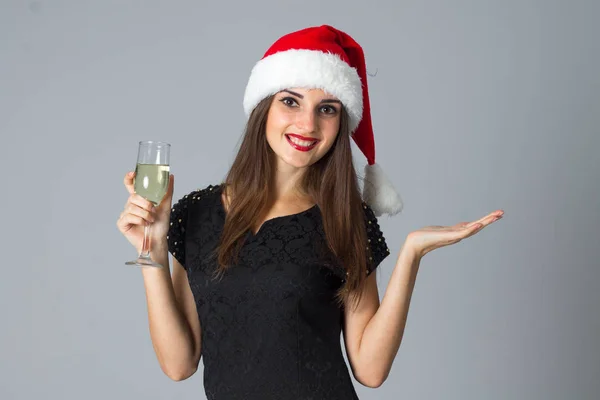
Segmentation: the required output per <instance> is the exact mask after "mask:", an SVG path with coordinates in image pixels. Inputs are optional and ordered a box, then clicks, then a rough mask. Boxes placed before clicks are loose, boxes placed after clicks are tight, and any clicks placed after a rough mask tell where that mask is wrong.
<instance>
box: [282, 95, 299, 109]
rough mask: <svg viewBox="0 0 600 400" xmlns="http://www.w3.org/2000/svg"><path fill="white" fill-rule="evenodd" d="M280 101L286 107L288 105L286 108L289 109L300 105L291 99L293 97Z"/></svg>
mask: <svg viewBox="0 0 600 400" xmlns="http://www.w3.org/2000/svg"><path fill="white" fill-rule="evenodd" d="M279 101H281V102H282V103H283V104H285V105H286V106H288V107H292V106H294V104H298V103H297V102H296V100H294V99H293V98H291V97H284V98H283V99H281V100H279Z"/></svg>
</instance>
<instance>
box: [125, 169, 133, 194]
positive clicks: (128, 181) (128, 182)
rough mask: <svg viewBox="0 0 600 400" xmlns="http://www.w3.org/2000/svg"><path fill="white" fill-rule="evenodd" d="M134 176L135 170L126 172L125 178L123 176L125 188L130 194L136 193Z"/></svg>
mask: <svg viewBox="0 0 600 400" xmlns="http://www.w3.org/2000/svg"><path fill="white" fill-rule="evenodd" d="M134 177H135V172H133V171H131V172H128V173H127V174H125V178H123V184H124V185H125V188H126V189H127V191H128V192H129V194H133V193H135V189H134V188H133V182H134V181H133V179H134Z"/></svg>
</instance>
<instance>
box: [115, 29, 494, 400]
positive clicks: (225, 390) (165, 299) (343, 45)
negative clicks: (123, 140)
mask: <svg viewBox="0 0 600 400" xmlns="http://www.w3.org/2000/svg"><path fill="white" fill-rule="evenodd" d="M244 109H245V111H246V114H247V116H248V123H247V127H246V132H245V135H244V140H243V142H242V144H241V147H240V149H239V152H238V154H237V157H236V159H235V160H234V163H233V165H232V167H231V169H230V171H229V172H228V174H227V176H226V179H225V180H224V182H222V183H220V184H217V185H209V186H206V187H202V188H200V189H198V190H195V191H193V192H191V193H189V194H187V195H185V196H183V197H182V198H181V199H179V201H178V202H177V203H175V204H174V205H172V206H171V204H172V194H173V185H174V178H173V176H171V178H170V182H169V189H168V193H167V195H166V196H165V198H164V199H163V201H162V203H161V204H160V205H159V206H158V207H156V209H153V208H152V207H151V204H150V203H149V202H148V201H146V200H144V199H143V198H141V197H140V196H138V195H136V194H135V193H134V191H133V178H134V177H133V174H131V173H130V174H128V175H127V176H126V177H125V186H126V187H127V189H128V190H129V192H130V194H131V195H130V197H129V199H128V201H127V204H126V206H125V210H124V211H123V213H122V214H121V217H120V218H119V221H118V223H117V225H118V227H119V229H120V230H121V232H122V233H123V234H124V235H125V236H126V237H127V239H128V240H129V241H130V242H131V243H132V244H133V245H134V246H135V247H136V249H137V250H138V251H139V250H140V248H141V245H142V238H143V225H144V224H145V223H146V222H152V223H153V229H152V237H151V243H152V246H151V247H152V250H151V255H152V258H153V259H155V260H156V261H158V262H160V263H161V264H163V265H168V264H167V263H168V254H167V253H168V252H171V254H172V256H173V267H172V275H171V274H170V273H169V270H168V269H166V268H165V269H144V270H143V277H144V283H145V287H146V298H147V303H148V318H149V325H150V334H151V338H152V343H153V345H154V349H155V352H156V355H157V357H158V361H159V363H160V366H161V368H162V369H163V371H164V372H165V374H167V375H168V376H169V377H170V378H172V379H174V380H182V379H186V378H188V377H189V376H191V375H192V374H193V373H194V372H195V371H196V369H197V367H198V364H199V361H200V358H201V355H202V356H203V363H204V386H205V391H206V395H207V398H208V399H245V400H248V399H261V400H266V399H328V400H332V399H357V395H356V392H355V390H354V387H353V385H352V381H351V377H350V371H351V372H352V374H353V376H354V377H355V379H356V380H357V381H358V382H360V383H361V384H363V385H365V386H368V387H373V388H375V387H378V386H380V385H381V384H382V383H383V382H384V381H385V379H386V378H387V376H388V374H389V371H390V369H391V366H392V363H393V360H394V358H395V356H396V353H397V351H398V348H399V346H400V342H401V339H402V334H403V331H404V327H405V323H406V317H407V314H408V308H409V303H410V297H411V294H412V290H413V287H414V283H415V278H416V275H417V271H418V268H419V263H420V260H421V258H422V257H423V256H424V255H425V254H426V253H428V252H430V251H432V250H433V249H435V248H438V247H442V246H445V245H448V244H452V243H456V242H458V241H460V240H461V239H463V238H465V237H468V236H471V235H473V234H474V233H476V232H478V231H480V230H481V229H482V228H483V227H485V226H487V225H489V224H490V223H492V222H493V221H495V220H497V219H498V218H501V215H502V211H501V210H498V211H496V212H493V213H491V214H489V215H488V216H486V217H483V218H482V219H480V220H478V221H476V222H471V223H461V224H457V225H455V226H453V227H440V226H435V227H426V228H423V229H421V230H418V231H415V232H412V233H411V234H410V235H408V237H407V239H406V241H405V243H404V244H403V245H402V248H401V250H400V253H399V255H398V258H397V260H396V266H395V269H394V272H393V274H392V276H391V279H390V282H389V285H388V287H387V289H386V292H385V296H384V298H383V301H382V303H381V304H380V302H379V294H378V289H377V282H376V277H375V276H376V275H375V274H373V273H372V272H373V271H374V270H375V268H377V266H378V265H379V264H380V263H381V261H382V260H383V259H385V258H386V257H387V256H388V255H389V254H390V251H389V249H388V247H387V243H386V241H385V238H384V236H383V234H382V232H381V230H380V229H379V225H378V222H377V216H379V215H382V214H383V213H387V214H389V215H394V214H396V213H398V212H400V211H401V209H402V201H401V199H400V196H399V195H398V194H397V193H396V192H395V190H394V189H393V187H392V186H391V184H390V183H389V182H388V181H387V180H386V178H385V176H384V174H383V173H382V172H381V170H380V169H379V167H378V166H377V164H375V156H374V154H375V152H374V141H373V132H372V127H371V119H370V110H369V99H368V88H367V81H366V71H365V61H364V56H363V52H362V49H361V47H360V46H359V45H358V43H356V42H355V41H354V40H353V39H352V38H351V37H350V36H348V35H347V34H346V33H344V32H341V31H339V30H337V29H335V28H333V27H331V26H327V25H324V26H320V27H311V28H306V29H303V30H300V31H297V32H292V33H290V34H288V35H285V36H283V37H281V38H280V39H278V40H277V41H276V42H275V43H274V44H273V45H272V46H271V47H270V48H269V50H268V51H267V52H266V53H265V55H264V56H263V58H262V59H261V60H260V61H259V62H258V63H257V64H256V65H255V67H254V68H253V70H252V73H251V75H250V79H249V82H248V85H247V87H246V92H245V95H244ZM350 138H352V139H353V140H354V141H355V142H356V144H357V145H358V147H359V148H360V150H361V151H362V152H363V153H364V154H365V156H366V157H367V161H368V163H367V167H366V171H365V182H364V191H363V193H362V196H361V193H360V192H359V190H358V182H357V176H356V173H355V170H354V167H353V163H352V153H351V147H350ZM342 332H343V335H344V344H345V347H346V352H347V355H348V360H349V362H350V366H349V367H350V368H348V366H346V364H345V362H344V358H343V354H342V351H341V345H340V334H341V333H342Z"/></svg>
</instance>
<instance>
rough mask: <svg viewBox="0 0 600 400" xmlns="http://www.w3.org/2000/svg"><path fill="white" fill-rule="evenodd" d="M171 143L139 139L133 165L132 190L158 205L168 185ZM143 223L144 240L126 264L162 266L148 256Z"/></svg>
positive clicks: (148, 232) (147, 226) (145, 228)
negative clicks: (138, 250)
mask: <svg viewBox="0 0 600 400" xmlns="http://www.w3.org/2000/svg"><path fill="white" fill-rule="evenodd" d="M170 149H171V145H170V144H169V143H165V142H154V141H141V142H140V144H139V147H138V159H137V165H136V167H135V178H134V184H133V187H134V190H135V192H136V193H137V194H139V195H140V196H142V197H143V198H145V199H146V200H148V201H150V202H152V204H154V205H155V206H158V205H159V204H160V202H161V201H162V199H163V197H164V196H165V194H166V193H167V189H168V187H169V171H170V169H169V151H170ZM151 227H152V225H151V224H146V225H144V242H143V244H142V251H141V253H140V255H139V256H138V258H137V260H132V261H127V262H126V263H125V264H126V265H137V266H140V267H156V268H162V265H161V264H159V263H157V262H155V261H153V260H152V259H151V258H150V228H151Z"/></svg>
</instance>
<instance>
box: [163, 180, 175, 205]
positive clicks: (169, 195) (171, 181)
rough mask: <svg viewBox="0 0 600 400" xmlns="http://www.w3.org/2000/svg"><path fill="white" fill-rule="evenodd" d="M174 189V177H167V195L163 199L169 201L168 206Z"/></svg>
mask: <svg viewBox="0 0 600 400" xmlns="http://www.w3.org/2000/svg"><path fill="white" fill-rule="evenodd" d="M174 188H175V175H173V174H171V175H169V186H168V187H167V194H166V196H165V197H167V198H168V199H169V204H170V203H171V200H172V199H173V189H174Z"/></svg>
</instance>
